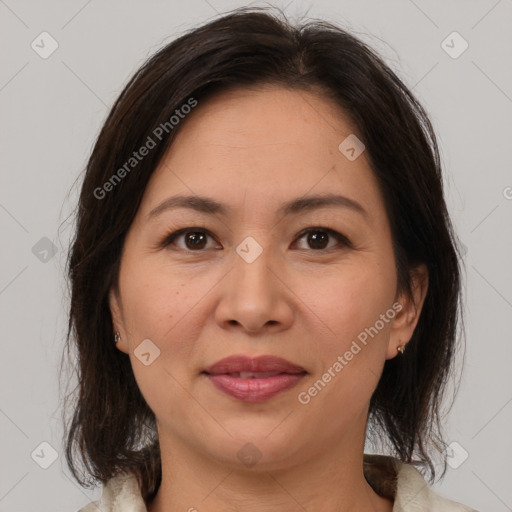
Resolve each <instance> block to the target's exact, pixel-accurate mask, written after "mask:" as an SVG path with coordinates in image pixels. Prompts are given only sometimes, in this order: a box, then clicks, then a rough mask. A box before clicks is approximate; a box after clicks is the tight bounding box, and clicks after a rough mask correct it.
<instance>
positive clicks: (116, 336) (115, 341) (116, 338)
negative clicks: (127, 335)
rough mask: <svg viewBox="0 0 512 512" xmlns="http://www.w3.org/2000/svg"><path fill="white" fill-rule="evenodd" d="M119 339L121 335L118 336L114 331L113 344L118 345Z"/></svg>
mask: <svg viewBox="0 0 512 512" xmlns="http://www.w3.org/2000/svg"><path fill="white" fill-rule="evenodd" d="M120 339H121V335H120V334H119V332H117V331H116V333H115V334H114V343H119V340H120Z"/></svg>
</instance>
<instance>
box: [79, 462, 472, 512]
mask: <svg viewBox="0 0 512 512" xmlns="http://www.w3.org/2000/svg"><path fill="white" fill-rule="evenodd" d="M363 470H364V476H365V478H366V480H367V481H368V483H369V484H370V485H371V486H372V488H373V489H374V490H375V492H376V493H377V494H379V495H380V496H383V497H386V498H390V499H391V500H393V501H394V506H393V512H477V511H476V510H475V509H472V508H469V507H467V506H465V505H462V504H460V503H457V502H455V501H451V500H449V499H447V498H443V497H442V496H441V495H439V494H437V493H435V492H434V491H433V490H432V489H430V488H429V487H428V485H427V483H426V482H425V479H424V478H423V476H422V474H421V473H420V472H419V471H418V470H417V469H416V468H415V467H414V466H412V465H410V464H404V463H403V462H401V461H398V460H397V459H393V458H392V457H387V456H383V455H370V454H364V465H363ZM98 508H99V510H101V512H147V509H146V506H145V504H144V500H143V499H142V496H141V494H140V490H139V487H138V484H137V480H136V478H135V476H134V475H133V474H126V473H124V474H121V475H118V476H116V477H114V478H111V479H110V480H109V481H108V482H107V484H106V485H105V486H104V488H103V494H102V497H101V499H100V500H99V501H96V502H94V503H90V504H89V505H87V506H85V507H84V508H81V509H80V510H79V511H78V512H98Z"/></svg>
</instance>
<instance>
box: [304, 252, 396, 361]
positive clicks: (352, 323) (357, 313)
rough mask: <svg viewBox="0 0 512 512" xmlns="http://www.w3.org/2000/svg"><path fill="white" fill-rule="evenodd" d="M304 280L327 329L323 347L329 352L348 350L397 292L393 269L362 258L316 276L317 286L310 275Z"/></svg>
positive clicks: (311, 303) (308, 296) (307, 300)
mask: <svg viewBox="0 0 512 512" xmlns="http://www.w3.org/2000/svg"><path fill="white" fill-rule="evenodd" d="M368 259H370V258H368ZM388 267H389V265H388ZM302 282H303V285H304V287H303V288H302V290H301V293H302V296H303V297H304V298H305V299H304V303H305V304H306V305H307V306H308V308H309V309H310V311H312V312H313V313H314V314H315V317H316V318H317V319H318V320H319V322H320V324H319V325H321V326H322V327H321V328H322V331H324V330H325V337H324V340H323V343H322V346H323V347H324V349H325V351H326V352H328V353H330V352H332V351H337V352H338V351H340V350H342V349H345V348H346V347H347V346H349V345H350V343H351V341H352V340H354V339H356V338H357V336H358V335H359V334H360V333H361V332H364V330H365V329H366V328H369V327H370V326H373V325H374V324H375V322H376V321H377V320H378V319H379V316H380V315H381V314H383V313H385V312H386V311H387V310H388V309H389V308H390V307H391V305H392V301H393V297H394V293H395V281H394V271H393V268H392V267H391V268H386V269H382V265H381V264H377V263H376V262H373V263H372V264H371V263H368V262H363V261H362V260H361V262H360V263H358V264H353V265H346V266H344V267H343V268H341V267H340V268H339V269H333V271H332V272H330V273H329V275H325V276H323V277H321V278H318V276H316V277H315V279H314V284H315V286H312V284H313V283H312V282H311V280H310V279H309V278H308V279H303V281H302ZM379 325H380V324H379ZM386 325H388V324H386ZM382 330H383V331H386V329H382Z"/></svg>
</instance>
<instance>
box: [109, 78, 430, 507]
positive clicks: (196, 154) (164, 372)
mask: <svg viewBox="0 0 512 512" xmlns="http://www.w3.org/2000/svg"><path fill="white" fill-rule="evenodd" d="M182 123H183V124H182V126H181V127H180V132H178V134H177V138H176V140H175V141H174V143H173V145H172V147H171V148H170V150H169V151H168V153H167V154H166V156H165V158H164V159H163V161H162V162H161V164H160V166H159V167H158V168H157V169H156V170H155V172H154V174H153V176H152V177H151V180H150V182H149V184H148V188H147V189H146V192H145V195H144V198H143V201H142V204H141V205H140V208H139V211H138V213H137V216H136V218H135V220H134V222H133V224H132V226H131V228H130V231H129V233H128V235H127V238H126V242H125V246H124V249H123V254H122V259H121V268H120V276H119V294H117V293H116V292H114V291H113V290H111V293H110V307H111V311H112V315H113V319H114V328H115V330H118V331H119V332H120V335H121V341H120V342H119V343H118V344H117V347H118V348H119V350H121V351H122V352H124V353H126V354H129V356H130V360H131V364H132V368H133V372H134V374H135V378H136V380H137V383H138V385H139V387H140V390H141V392H142V394H143V396H144V398H145V399H146V401H147V403H148V405H149V406H150V407H151V409H152V410H153V411H154V413H155V415H156V417H157V424H158V434H159V439H160V446H161V452H162V474H163V477H162V484H161V487H160V490H159V492H158V494H157V496H156V498H155V500H153V502H152V503H150V504H149V505H148V509H149V510H150V512H163V511H164V510H165V511H167V510H189V509H192V510H193V507H195V509H197V510H198V511H203V510H208V511H209V512H216V511H235V510H242V509H243V510H244V511H245V512H252V511H256V510H257V511H259V512H261V511H278V510H279V511H280V512H283V511H284V512H288V511H290V512H291V511H296V510H303V508H302V507H304V509H307V510H329V511H331V510H332V511H334V510H336V511H343V512H346V511H353V510H378V511H390V510H391V508H392V503H391V501H389V500H386V499H384V498H382V497H380V496H378V495H377V494H376V493H375V492H374V491H373V489H372V488H371V487H370V486H369V484H368V483H367V482H366V480H365V478H364V475H363V469H362V468H363V466H362V461H363V449H364V439H365V430H366V422H367V416H368V406H369V401H370V398H371V395H372V393H373V391H374V389H375V387H376V386H377V383H378V380H379V377H380V375H381V372H382V369H383V365H384V363H385V360H386V359H390V358H393V357H396V356H397V353H398V352H397V348H398V346H399V345H401V344H404V343H407V342H408V341H409V339H410V338H411V336H412V333H413V331H414V328H415V326H416V323H417V321H418V317H419V313H420V311H421V307H422V305H423V300H424V297H425V294H426V290H427V283H428V278H427V275H426V269H425V268H424V267H420V268H419V272H418V273H417V277H415V279H414V297H413V300H410V299H409V298H408V297H406V296H404V295H399V294H398V293H397V276H396V270H395V261H394V255H393V250H392V240H391V232H390V227H389V223H388V218H387V215H386V212H385V208H384V203H383V198H382V196H381V193H380V190H379V188H378V184H377V181H376V179H375V177H374V175H373V173H372V171H371V169H370V167H369V164H368V160H367V159H366V154H365V153H364V152H363V153H362V154H361V156H359V157H358V158H357V159H356V160H355V161H350V160H348V159H347V158H346V157H345V156H344V154H342V153H341V152H340V150H339V149H338V146H339V144H340V143H341V142H342V141H343V140H344V139H345V138H346V137H347V136H348V135H349V134H352V133H356V135H357V132H355V130H354V129H353V127H352V126H351V124H350V122H349V120H348V117H347V116H346V114H345V113H344V112H343V111H341V110H340V109H339V107H338V106H336V105H335V104H333V103H332V102H330V101H329V100H327V99H324V98H323V97H322V96H321V95H319V94H315V93H312V92H311V93H306V92H304V91H293V90H289V89H284V88H278V87H270V86H269V87H265V88H258V89H243V90H231V91H224V92H223V93H221V95H219V96H216V97H214V98H213V99H210V100H209V101H207V102H205V103H204V104H201V103H200V104H199V105H198V107H197V108H196V109H195V110H194V112H193V113H192V114H190V115H189V116H188V118H186V119H185V120H184V121H182ZM329 193H337V194H342V195H344V196H346V197H349V198H351V199H353V200H355V201H357V202H359V203H360V204H361V205H362V206H363V208H364V209H365V210H366V212H367V215H361V214H360V213H358V212H356V211H354V210H351V209H349V208H343V207H335V206H330V207H324V208H322V209H317V210H312V211H307V212H301V213H295V214H289V215H287V216H283V215H279V214H278V213H277V210H278V208H279V207H280V206H281V204H282V203H283V202H286V201H288V200H291V199H295V198H299V197H304V196H307V197H309V196H311V195H316V194H329ZM175 194H186V195H188V194H195V195H201V196H207V197H210V198H212V199H216V200H217V201H219V202H222V203H225V204H226V205H227V206H229V207H231V208H232V212H231V213H229V214H228V215H226V216H222V215H220V214H215V215H212V214H207V213H200V212H196V211H192V210H190V209H184V208H179V209H175V210H167V211H165V212H163V213H161V215H159V216H157V217H154V218H153V219H151V220H147V216H148V213H149V212H150V211H151V210H152V209H153V208H155V207H156V206H157V205H159V204H160V203H161V202H162V201H163V200H165V199H166V198H168V197H170V196H172V195H175ZM320 226H321V227H324V228H330V229H333V230H335V231H337V232H339V233H341V234H343V235H344V236H345V237H347V238H348V239H349V240H350V242H351V246H346V245H343V244H342V243H341V242H338V241H337V240H336V238H334V237H328V238H327V239H326V240H323V239H321V240H320V242H317V245H315V242H314V240H313V241H311V239H310V240H309V241H308V234H307V233H306V234H305V235H302V236H299V235H300V233H301V232H302V231H303V230H304V229H306V228H311V227H320ZM182 228H191V231H194V229H196V230H197V229H198V228H205V229H206V230H208V231H209V232H210V233H211V236H207V237H206V239H204V241H201V243H199V247H200V248H199V249H197V248H195V247H197V246H195V245H194V243H193V241H192V242H190V239H188V244H187V237H186V235H182V236H179V237H178V238H177V239H176V240H175V241H174V243H173V244H171V245H168V246H166V247H164V246H162V245H160V244H161V242H162V241H163V240H164V239H165V238H166V237H167V236H168V235H169V234H170V233H171V232H172V231H175V230H178V229H182ZM248 236H251V237H253V238H254V239H255V240H256V241H257V242H258V244H259V245H260V246H261V247H262V249H263V252H262V253H261V254H260V255H259V257H258V258H257V259H256V260H255V261H253V262H252V263H247V262H246V261H245V260H244V259H243V258H242V257H240V256H239V255H238V254H237V252H236V248H237V246H239V244H240V243H241V242H242V241H243V240H244V239H245V238H246V237H248ZM324 236H326V235H324ZM322 243H323V245H322ZM316 247H320V248H316ZM323 247H325V248H323ZM397 301H398V302H399V303H400V304H401V305H402V310H401V311H400V312H399V313H398V314H397V315H396V316H395V317H394V318H393V319H392V320H390V321H389V322H387V323H385V325H384V327H383V328H382V329H381V330H380V331H379V333H378V335H375V336H374V337H373V338H370V337H369V338H368V339H369V342H368V344H367V345H366V346H364V348H363V349H362V350H361V351H360V352H359V353H358V354H357V355H355V356H354V357H353V359H352V360H351V361H350V362H349V363H348V364H347V365H346V366H345V367H344V368H343V370H342V371H341V372H339V373H338V374H337V375H336V377H335V378H332V380H331V382H329V383H328V384H327V385H326V386H325V388H324V389H322V391H321V392H319V393H318V394H317V396H315V397H313V398H311V401H310V402H309V403H308V404H306V405H304V404H301V403H299V401H298V399H297V396H298V394H299V393H300V392H301V391H307V389H308V388H309V387H310V386H312V385H313V383H315V382H316V381H317V380H318V379H319V378H321V376H322V374H323V373H324V372H325V371H326V369H327V368H329V367H331V366H332V365H333V363H334V362H335V361H336V360H337V358H338V356H340V355H343V354H344V353H345V352H346V351H347V350H348V349H349V348H350V346H351V343H352V341H353V340H355V339H357V336H358V334H360V333H361V332H362V331H364V330H365V328H369V327H370V326H374V325H375V322H376V320H378V319H379V316H380V315H381V314H384V313H385V312H386V311H388V310H389V309H390V308H391V307H392V304H393V303H395V302H397ZM144 339H150V340H151V341H152V342H153V343H154V344H155V345H156V346H157V347H158V348H159V350H160V355H159V357H158V358H156V359H155V360H154V362H153V363H151V364H150V365H148V366H145V365H144V364H142V363H141V361H140V360H139V359H138V358H137V357H136V356H135V355H134V350H135V349H136V348H137V346H138V345H139V344H140V343H141V342H142V340H144ZM234 354H246V355H249V356H259V355H264V354H271V355H276V356H279V357H283V358H285V359H287V360H289V361H291V362H293V363H296V364H298V365H300V366H302V367H304V368H305V369H306V371H307V372H308V374H307V375H306V376H305V377H304V378H303V379H302V381H301V382H300V383H299V384H298V385H297V386H296V387H294V388H292V389H289V390H287V391H284V392H282V393H280V394H278V395H277V396H275V397H273V398H271V399H269V400H267V401H265V402H262V403H257V404H254V403H244V402H241V401H238V400H236V399H234V398H232V397H230V396H228V395H225V394H224V393H222V392H220V391H219V390H217V389H216V388H215V387H214V386H213V385H212V384H211V383H210V382H209V381H208V379H207V378H206V377H205V376H204V375H202V374H201V372H202V371H203V370H204V369H205V368H206V367H207V366H209V365H211V364H213V363H215V362H216V361H218V360H220V359H222V358H224V357H227V356H230V355H234ZM249 442H250V443H252V444H253V445H254V446H255V447H256V448H257V450H258V452H259V453H260V454H261V459H260V460H259V461H258V462H257V464H255V465H254V466H252V467H247V466H246V465H245V464H244V463H243V462H242V461H241V460H240V459H239V457H238V456H237V453H238V451H239V450H240V449H242V448H243V447H244V445H246V443H249Z"/></svg>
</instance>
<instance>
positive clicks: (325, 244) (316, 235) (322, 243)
mask: <svg viewBox="0 0 512 512" xmlns="http://www.w3.org/2000/svg"><path fill="white" fill-rule="evenodd" d="M300 239H305V240H306V244H307V246H308V247H306V249H307V248H310V249H313V250H314V251H322V250H329V249H333V248H336V245H338V246H339V245H341V246H348V247H350V246H351V244H350V241H349V240H348V238H346V237H345V236H344V235H342V234H341V233H338V232H337V231H334V230H332V229H327V228H309V229H307V230H305V231H303V232H302V233H301V235H299V240H300ZM331 239H334V240H335V241H336V242H337V243H335V244H333V245H331V246H329V242H330V240H331Z"/></svg>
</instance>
